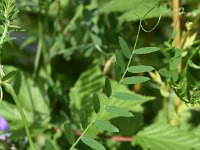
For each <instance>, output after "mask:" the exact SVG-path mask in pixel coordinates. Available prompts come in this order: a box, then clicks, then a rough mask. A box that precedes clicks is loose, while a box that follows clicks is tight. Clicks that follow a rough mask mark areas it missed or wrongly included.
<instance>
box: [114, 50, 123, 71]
mask: <svg viewBox="0 0 200 150" xmlns="http://www.w3.org/2000/svg"><path fill="white" fill-rule="evenodd" d="M115 56H116V63H117V65H119V67H120V69H121V72H122V73H123V72H124V71H125V63H124V59H123V57H122V55H121V52H120V51H118V50H116V52H115Z"/></svg>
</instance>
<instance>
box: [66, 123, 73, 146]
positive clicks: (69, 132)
mask: <svg viewBox="0 0 200 150" xmlns="http://www.w3.org/2000/svg"><path fill="white" fill-rule="evenodd" d="M64 129H65V132H66V137H67V140H68V142H69V143H70V144H71V145H72V144H73V143H74V141H75V137H74V132H73V130H72V128H71V125H70V124H68V123H65V124H64Z"/></svg>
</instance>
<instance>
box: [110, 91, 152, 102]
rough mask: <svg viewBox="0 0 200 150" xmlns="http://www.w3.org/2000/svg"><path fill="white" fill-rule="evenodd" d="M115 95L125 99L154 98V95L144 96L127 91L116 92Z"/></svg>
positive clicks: (141, 99) (140, 99)
mask: <svg viewBox="0 0 200 150" xmlns="http://www.w3.org/2000/svg"><path fill="white" fill-rule="evenodd" d="M114 97H115V98H117V99H120V100H125V101H143V100H152V99H154V97H150V96H142V95H139V94H136V93H133V92H132V93H125V92H115V94H114Z"/></svg>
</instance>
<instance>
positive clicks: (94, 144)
mask: <svg viewBox="0 0 200 150" xmlns="http://www.w3.org/2000/svg"><path fill="white" fill-rule="evenodd" d="M81 141H82V142H83V143H85V144H86V145H88V146H89V147H91V148H93V149H95V150H106V149H105V147H104V146H103V145H102V144H100V143H99V142H97V141H96V140H94V139H92V138H90V137H86V136H83V137H82V138H81Z"/></svg>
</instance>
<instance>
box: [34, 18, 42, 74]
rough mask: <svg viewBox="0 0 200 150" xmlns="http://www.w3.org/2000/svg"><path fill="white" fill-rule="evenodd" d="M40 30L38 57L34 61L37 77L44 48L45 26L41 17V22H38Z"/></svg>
mask: <svg viewBox="0 0 200 150" xmlns="http://www.w3.org/2000/svg"><path fill="white" fill-rule="evenodd" d="M38 31H39V42H38V47H37V52H36V57H35V62H34V72H33V76H34V77H35V76H36V74H37V71H38V66H39V62H40V57H41V54H42V48H43V27H42V22H41V18H40V17H39V23H38Z"/></svg>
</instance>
